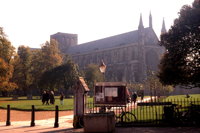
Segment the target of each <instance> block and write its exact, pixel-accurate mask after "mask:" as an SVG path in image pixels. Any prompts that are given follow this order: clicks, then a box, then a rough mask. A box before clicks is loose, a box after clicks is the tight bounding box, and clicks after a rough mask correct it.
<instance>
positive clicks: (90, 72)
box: [84, 64, 103, 89]
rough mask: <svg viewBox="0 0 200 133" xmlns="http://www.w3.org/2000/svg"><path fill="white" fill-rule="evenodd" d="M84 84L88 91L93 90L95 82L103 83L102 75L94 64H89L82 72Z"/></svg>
mask: <svg viewBox="0 0 200 133" xmlns="http://www.w3.org/2000/svg"><path fill="white" fill-rule="evenodd" d="M84 73H85V78H86V82H87V84H88V86H89V88H90V89H92V88H94V84H95V82H99V81H103V74H102V73H101V72H100V70H99V66H98V65H96V64H89V65H88V66H87V68H86V69H85V70H84Z"/></svg>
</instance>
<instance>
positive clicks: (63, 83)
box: [40, 57, 79, 90]
mask: <svg viewBox="0 0 200 133" xmlns="http://www.w3.org/2000/svg"><path fill="white" fill-rule="evenodd" d="M65 60H66V61H65V63H64V64H62V65H60V66H58V67H55V68H53V69H50V70H48V71H46V72H44V74H43V75H42V78H41V80H40V86H41V87H43V88H49V89H52V90H53V89H54V88H64V89H66V90H67V89H70V88H72V87H73V85H74V84H75V83H76V82H77V79H78V76H79V72H78V66H77V65H76V64H74V63H73V62H72V60H71V59H70V58H68V57H67V59H66V58H65Z"/></svg>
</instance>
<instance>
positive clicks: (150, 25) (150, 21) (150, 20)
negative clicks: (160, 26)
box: [149, 11, 153, 28]
mask: <svg viewBox="0 0 200 133" xmlns="http://www.w3.org/2000/svg"><path fill="white" fill-rule="evenodd" d="M149 27H150V28H153V26H152V16H151V11H150V14H149Z"/></svg>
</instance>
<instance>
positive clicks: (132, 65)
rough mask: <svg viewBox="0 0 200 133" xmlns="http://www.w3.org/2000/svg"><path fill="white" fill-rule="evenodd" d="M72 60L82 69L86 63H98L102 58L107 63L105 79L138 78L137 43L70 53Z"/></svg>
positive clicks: (133, 80)
mask: <svg viewBox="0 0 200 133" xmlns="http://www.w3.org/2000/svg"><path fill="white" fill-rule="evenodd" d="M72 58H73V60H74V61H75V62H76V63H77V64H78V65H79V67H80V68H82V69H84V68H86V67H87V65H88V64H97V65H99V64H100V62H101V60H102V59H103V61H104V63H105V64H106V65H107V70H106V80H107V81H126V82H135V81H138V80H139V77H137V76H136V75H138V74H137V71H138V63H139V62H138V43H135V44H127V45H122V46H119V47H114V48H109V49H105V50H96V51H92V52H89V53H84V54H76V55H72Z"/></svg>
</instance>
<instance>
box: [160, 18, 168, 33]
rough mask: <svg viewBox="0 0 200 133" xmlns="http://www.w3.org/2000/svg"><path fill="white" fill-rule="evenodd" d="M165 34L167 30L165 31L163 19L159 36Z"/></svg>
mask: <svg viewBox="0 0 200 133" xmlns="http://www.w3.org/2000/svg"><path fill="white" fill-rule="evenodd" d="M166 32H167V30H166V28H165V20H164V18H163V23H162V29H161V34H163V33H166Z"/></svg>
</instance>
